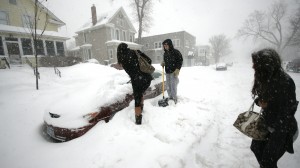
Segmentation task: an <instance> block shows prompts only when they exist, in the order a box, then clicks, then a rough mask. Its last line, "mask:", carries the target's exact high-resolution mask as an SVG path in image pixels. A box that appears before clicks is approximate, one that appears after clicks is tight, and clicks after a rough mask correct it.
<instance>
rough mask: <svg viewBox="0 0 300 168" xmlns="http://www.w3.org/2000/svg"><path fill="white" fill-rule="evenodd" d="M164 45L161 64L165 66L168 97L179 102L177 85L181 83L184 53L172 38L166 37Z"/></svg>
mask: <svg viewBox="0 0 300 168" xmlns="http://www.w3.org/2000/svg"><path fill="white" fill-rule="evenodd" d="M162 44H163V47H164V51H165V53H164V61H163V62H162V63H161V66H162V67H163V68H165V72H166V85H167V92H168V96H169V97H168V99H169V100H173V101H174V102H175V104H176V103H177V85H178V83H179V78H178V75H179V72H180V69H181V66H182V62H183V59H182V55H181V53H180V51H178V50H177V49H175V48H174V46H173V43H172V40H171V39H166V40H165V41H164V42H163V43H162Z"/></svg>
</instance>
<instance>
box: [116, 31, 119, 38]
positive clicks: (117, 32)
mask: <svg viewBox="0 0 300 168" xmlns="http://www.w3.org/2000/svg"><path fill="white" fill-rule="evenodd" d="M116 39H117V40H120V31H119V30H116Z"/></svg>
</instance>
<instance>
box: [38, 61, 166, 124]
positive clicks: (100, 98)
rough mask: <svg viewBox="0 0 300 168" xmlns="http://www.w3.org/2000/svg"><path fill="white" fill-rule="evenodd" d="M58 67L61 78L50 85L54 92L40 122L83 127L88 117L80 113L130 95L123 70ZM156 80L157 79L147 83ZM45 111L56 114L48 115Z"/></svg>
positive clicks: (94, 66)
mask: <svg viewBox="0 0 300 168" xmlns="http://www.w3.org/2000/svg"><path fill="white" fill-rule="evenodd" d="M59 69H60V71H61V73H62V75H63V77H62V78H59V79H57V80H55V81H53V83H52V84H51V85H53V84H55V85H56V87H55V88H54V89H55V92H56V93H57V94H55V95H54V96H53V97H52V103H50V105H49V106H48V107H47V108H46V110H45V111H44V121H46V122H47V123H48V124H50V125H54V126H57V127H62V128H79V127H82V126H86V125H87V124H88V120H87V119H85V118H83V116H84V115H86V114H88V113H91V112H97V111H99V107H103V106H107V105H110V104H112V103H115V102H117V101H122V100H124V99H125V96H126V94H132V86H131V83H128V81H129V80H130V78H129V76H128V75H127V74H126V72H125V71H124V70H117V69H115V68H112V67H109V66H103V65H98V64H93V63H84V64H78V65H75V66H71V67H64V68H59ZM159 81H161V80H160V79H159V78H158V79H157V80H155V81H153V82H152V83H151V85H152V86H153V85H154V84H156V83H159ZM66 102H67V103H66ZM66 105H67V106H66ZM49 112H51V113H54V114H58V115H60V117H59V118H51V117H50V115H49Z"/></svg>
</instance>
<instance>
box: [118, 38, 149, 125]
mask: <svg viewBox="0 0 300 168" xmlns="http://www.w3.org/2000/svg"><path fill="white" fill-rule="evenodd" d="M137 52H139V54H140V55H141V56H142V57H144V58H145V59H146V60H147V62H149V63H150V64H151V62H152V61H151V59H150V58H149V57H148V56H146V55H145V54H144V53H142V52H141V51H139V50H138V51H137ZM117 58H118V64H120V66H122V67H123V69H124V70H125V71H126V73H127V74H128V75H129V77H130V79H131V84H132V89H133V96H134V103H135V109H134V111H135V123H136V124H137V125H141V124H142V110H143V107H144V98H143V94H144V92H145V91H146V90H147V88H148V87H149V86H150V84H151V80H152V79H153V77H152V75H151V74H148V73H144V72H142V71H141V70H140V67H139V62H138V57H137V55H136V53H135V51H134V50H131V49H129V48H128V45H127V44H126V43H121V44H119V46H118V49H117Z"/></svg>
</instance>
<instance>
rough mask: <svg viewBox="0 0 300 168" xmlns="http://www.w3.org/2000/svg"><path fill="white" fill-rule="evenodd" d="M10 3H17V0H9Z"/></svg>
mask: <svg viewBox="0 0 300 168" xmlns="http://www.w3.org/2000/svg"><path fill="white" fill-rule="evenodd" d="M9 3H10V4H13V5H17V0H9Z"/></svg>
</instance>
